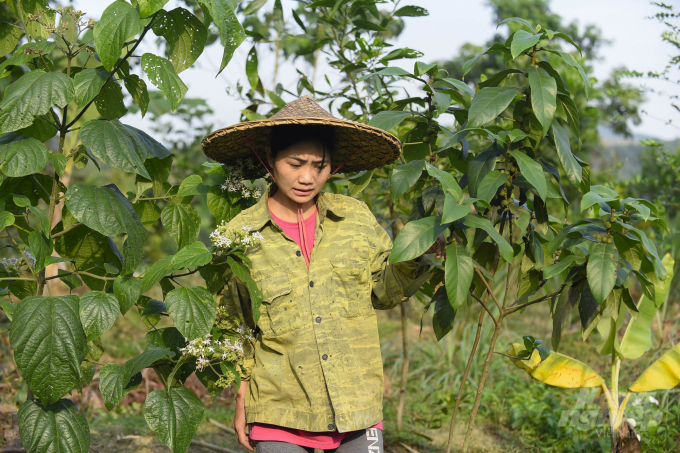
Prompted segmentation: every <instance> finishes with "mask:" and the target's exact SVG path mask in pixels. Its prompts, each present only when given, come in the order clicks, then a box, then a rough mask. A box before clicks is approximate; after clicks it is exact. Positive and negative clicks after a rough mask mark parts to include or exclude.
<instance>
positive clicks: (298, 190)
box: [267, 140, 331, 203]
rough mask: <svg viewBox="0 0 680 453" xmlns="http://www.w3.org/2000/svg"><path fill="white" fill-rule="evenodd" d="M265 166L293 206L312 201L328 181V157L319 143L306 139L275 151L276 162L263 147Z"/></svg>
mask: <svg viewBox="0 0 680 453" xmlns="http://www.w3.org/2000/svg"><path fill="white" fill-rule="evenodd" d="M267 158H268V160H269V165H270V166H271V167H272V168H273V169H274V171H273V173H274V178H275V179H276V185H277V186H278V188H279V191H280V192H281V193H282V194H283V195H285V196H286V197H288V198H290V199H291V200H292V201H294V202H295V203H306V202H308V201H310V200H312V199H313V198H314V197H315V196H316V195H317V194H318V193H319V191H320V190H321V188H322V187H323V185H324V184H325V183H326V181H327V180H328V175H329V174H330V171H331V170H330V156H329V155H328V153H326V158H325V159H324V152H323V147H322V146H321V143H319V142H318V141H314V140H310V141H303V142H298V143H296V144H294V145H292V146H290V147H289V148H286V149H284V150H281V151H279V153H278V154H277V156H276V160H275V161H273V160H272V157H271V150H270V148H267Z"/></svg>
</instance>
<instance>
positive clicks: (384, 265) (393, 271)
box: [370, 214, 432, 310]
mask: <svg viewBox="0 0 680 453" xmlns="http://www.w3.org/2000/svg"><path fill="white" fill-rule="evenodd" d="M371 216H372V217H373V215H372V214H371ZM373 223H374V230H375V238H374V240H375V244H376V246H375V249H374V250H372V254H371V264H370V265H371V278H372V285H373V294H372V295H371V298H372V302H373V308H375V309H377V310H388V309H390V308H393V307H396V306H397V305H399V304H400V303H402V302H405V301H406V300H407V299H408V298H407V297H405V296H404V288H406V286H407V285H408V284H409V283H411V282H412V281H414V280H415V279H417V278H418V277H420V276H421V275H423V274H424V273H425V272H428V271H429V269H430V267H431V263H432V262H431V261H430V259H429V258H428V257H426V256H425V255H423V256H420V257H418V258H415V259H412V260H410V261H402V262H400V263H395V264H389V259H390V253H391V252H392V240H391V239H390V236H389V235H388V234H387V232H386V231H385V229H384V228H383V227H382V226H380V224H379V223H378V222H377V221H376V220H375V217H373Z"/></svg>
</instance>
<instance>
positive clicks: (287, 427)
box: [203, 97, 444, 453]
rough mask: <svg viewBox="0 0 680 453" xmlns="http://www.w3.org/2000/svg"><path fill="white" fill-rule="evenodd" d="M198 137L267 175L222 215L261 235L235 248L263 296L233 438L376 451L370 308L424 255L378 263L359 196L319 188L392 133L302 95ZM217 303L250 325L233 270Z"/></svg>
mask: <svg viewBox="0 0 680 453" xmlns="http://www.w3.org/2000/svg"><path fill="white" fill-rule="evenodd" d="M203 149H204V151H205V153H206V154H207V155H208V156H209V157H211V158H213V159H215V160H218V161H220V162H223V163H233V162H235V161H236V160H237V159H244V158H248V157H256V158H257V160H259V161H260V163H261V164H262V166H261V167H260V166H259V164H258V166H253V165H248V167H247V169H246V170H245V171H246V172H247V173H248V174H246V175H244V176H245V177H246V178H256V177H261V176H263V175H264V174H266V173H265V171H266V172H268V173H269V174H270V175H271V177H272V179H273V181H274V183H273V184H272V185H271V186H270V187H269V189H268V190H267V192H266V193H265V194H264V195H263V197H262V198H261V200H260V201H259V202H258V203H257V204H256V205H255V206H253V207H251V208H249V209H246V210H245V211H243V212H241V213H240V214H239V215H237V216H236V217H235V218H234V219H233V220H232V221H231V222H230V223H229V228H233V229H239V228H242V227H244V226H247V227H250V228H252V229H253V230H256V231H259V232H260V233H261V234H262V237H263V241H262V243H261V244H260V245H257V246H255V247H250V248H249V249H248V250H247V256H248V258H249V259H250V260H251V261H252V271H251V274H252V277H253V279H254V280H255V281H256V282H257V285H258V288H259V289H260V291H261V292H262V294H263V303H262V306H261V309H260V311H261V315H260V317H259V320H258V322H257V328H258V329H257V330H256V332H257V334H256V339H255V342H254V345H253V346H254V347H253V350H252V351H250V353H249V354H247V357H248V359H247V362H246V367H245V368H246V369H245V371H244V372H242V381H241V386H240V389H238V392H237V396H236V414H235V416H234V429H235V430H236V432H237V436H238V440H239V442H240V443H241V444H242V445H243V446H244V447H246V448H247V449H249V450H253V447H254V446H255V445H257V451H258V452H259V453H305V452H313V450H314V448H320V449H323V450H325V451H334V452H336V451H337V452H339V453H354V452H357V453H358V452H362V453H363V452H383V447H382V394H383V374H382V371H383V370H382V359H381V355H380V344H379V339H378V328H377V323H376V315H375V311H374V309H389V308H392V307H394V306H396V305H398V304H399V303H401V302H403V301H405V300H406V298H405V297H404V293H403V289H404V287H405V286H406V285H408V284H409V283H410V282H412V281H413V280H415V279H416V278H418V277H419V276H421V275H422V274H423V273H424V272H427V271H428V270H429V268H430V264H429V263H430V261H429V260H428V259H427V258H426V257H424V256H423V257H420V258H417V259H415V260H412V261H408V262H402V263H398V264H394V265H390V264H388V259H389V254H390V250H391V247H392V243H391V240H390V238H389V236H388V235H387V233H386V232H385V230H384V229H383V228H382V227H381V226H380V225H379V224H378V223H377V221H376V219H375V217H374V216H373V214H372V213H371V212H370V210H369V209H368V207H367V206H366V205H365V204H364V203H362V202H360V201H358V200H356V199H354V198H351V197H347V196H344V195H337V194H331V193H326V192H322V191H321V189H322V188H323V185H324V184H325V182H326V181H327V180H328V179H329V177H330V176H331V167H333V168H335V171H334V172H333V173H335V172H336V171H338V170H340V169H342V170H344V171H347V172H353V171H359V170H370V169H373V168H378V167H381V166H383V165H386V164H389V163H391V162H393V161H394V160H396V159H397V158H398V157H399V154H400V152H401V147H400V143H399V141H398V140H397V139H396V138H395V137H394V136H392V135H391V134H388V133H386V132H384V131H382V130H379V129H376V128H373V127H370V126H367V125H364V124H359V123H354V122H350V121H344V120H340V119H337V118H335V117H333V116H332V115H330V113H328V112H326V111H325V110H323V109H322V108H321V107H320V106H319V105H318V104H316V103H315V102H314V101H313V100H312V99H311V98H308V97H303V98H301V99H299V100H297V101H294V102H292V103H290V104H288V105H287V106H285V107H284V108H283V109H281V110H280V111H279V112H278V113H277V114H276V115H274V116H272V117H271V118H270V119H267V120H260V121H252V122H247V123H240V124H237V125H235V126H230V127H227V128H224V129H220V130H218V131H215V132H213V133H212V134H210V135H209V136H207V137H206V138H205V139H204V141H203ZM253 155H254V156H253ZM265 160H266V161H267V163H268V167H266V166H265V165H264V161H265ZM255 162H257V161H255ZM443 244H444V241H443V238H440V239H439V240H438V242H437V244H436V245H434V246H433V247H432V248H431V249H430V250H428V253H437V258H439V257H440V256H441V255H442V252H443V248H442V247H443ZM219 303H220V304H222V305H224V306H225V307H226V308H227V310H228V311H229V312H230V313H232V314H234V315H237V316H239V317H240V318H241V320H242V321H243V322H244V323H246V324H248V325H249V326H250V327H251V328H255V323H254V322H253V317H252V309H251V303H250V298H249V295H248V291H247V289H246V287H245V285H243V284H241V283H239V282H237V280H236V278H235V277H232V278H231V279H230V280H229V281H228V282H227V285H226V286H225V288H224V289H223V292H222V294H221V296H220V301H219ZM246 424H248V425H249V426H250V434H249V436H248V435H247V434H246Z"/></svg>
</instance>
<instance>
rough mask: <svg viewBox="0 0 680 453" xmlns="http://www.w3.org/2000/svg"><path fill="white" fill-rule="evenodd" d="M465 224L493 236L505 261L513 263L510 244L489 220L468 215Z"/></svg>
mask: <svg viewBox="0 0 680 453" xmlns="http://www.w3.org/2000/svg"><path fill="white" fill-rule="evenodd" d="M464 223H465V225H466V226H468V227H470V228H480V229H482V230H484V231H486V233H487V234H488V235H489V236H491V238H492V239H493V240H494V241H495V242H496V244H498V249H499V252H500V254H501V256H502V257H503V259H504V260H505V261H508V262H511V261H512V256H513V250H512V246H511V245H510V244H509V243H508V241H506V240H505V238H504V237H503V236H501V235H500V234H499V233H498V231H496V228H494V226H493V225H492V224H491V222H490V221H489V220H488V219H485V218H483V217H478V216H476V215H474V214H468V215H467V216H466V217H465V220H464Z"/></svg>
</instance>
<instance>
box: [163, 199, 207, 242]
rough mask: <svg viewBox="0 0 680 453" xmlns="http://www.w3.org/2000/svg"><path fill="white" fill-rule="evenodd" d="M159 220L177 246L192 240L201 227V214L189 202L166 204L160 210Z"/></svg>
mask: <svg viewBox="0 0 680 453" xmlns="http://www.w3.org/2000/svg"><path fill="white" fill-rule="evenodd" d="M161 222H163V226H165V229H166V230H167V232H168V234H169V235H170V237H171V238H172V239H174V240H175V242H176V243H177V245H178V246H179V248H183V247H186V246H187V245H189V244H191V243H192V242H194V241H195V240H196V238H197V237H198V232H199V230H200V228H201V216H200V215H199V214H198V211H196V208H194V207H193V206H191V205H190V204H168V205H167V206H166V207H165V208H164V209H163V212H161Z"/></svg>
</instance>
